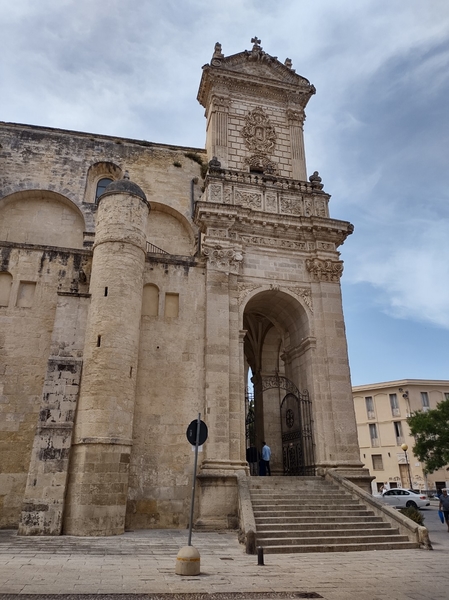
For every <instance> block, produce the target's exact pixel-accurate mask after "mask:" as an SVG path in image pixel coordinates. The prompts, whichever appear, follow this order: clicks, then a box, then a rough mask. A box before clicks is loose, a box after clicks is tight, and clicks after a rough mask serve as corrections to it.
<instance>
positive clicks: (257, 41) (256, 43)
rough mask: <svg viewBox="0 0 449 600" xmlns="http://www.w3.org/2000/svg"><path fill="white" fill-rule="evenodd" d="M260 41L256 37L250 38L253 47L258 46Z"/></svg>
mask: <svg viewBox="0 0 449 600" xmlns="http://www.w3.org/2000/svg"><path fill="white" fill-rule="evenodd" d="M261 41H262V40H259V38H258V37H257V36H254V37H253V38H251V44H254V45H255V46H259V45H260V43H261Z"/></svg>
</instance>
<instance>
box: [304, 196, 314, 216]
mask: <svg viewBox="0 0 449 600" xmlns="http://www.w3.org/2000/svg"><path fill="white" fill-rule="evenodd" d="M312 210H313V204H312V199H311V198H304V216H305V217H311V216H312Z"/></svg>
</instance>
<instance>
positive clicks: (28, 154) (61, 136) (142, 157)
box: [0, 123, 206, 232]
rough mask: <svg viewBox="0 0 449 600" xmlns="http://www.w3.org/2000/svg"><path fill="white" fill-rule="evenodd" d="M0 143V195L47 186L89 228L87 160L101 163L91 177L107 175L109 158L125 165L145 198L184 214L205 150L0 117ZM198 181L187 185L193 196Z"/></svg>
mask: <svg viewBox="0 0 449 600" xmlns="http://www.w3.org/2000/svg"><path fill="white" fill-rule="evenodd" d="M0 144H1V148H0V199H1V198H5V197H7V196H9V195H10V194H13V193H16V192H21V191H28V190H50V191H52V192H55V193H57V194H60V195H62V196H64V197H65V198H67V199H69V200H70V201H71V202H73V203H74V204H75V205H76V206H77V207H78V208H79V209H80V211H81V213H82V214H83V216H84V220H85V223H86V224H85V228H86V229H85V230H86V231H89V232H93V231H94V230H95V213H96V207H95V203H94V198H93V197H92V196H93V191H94V187H92V185H89V184H91V182H90V181H89V176H90V175H91V174H92V173H93V170H92V169H91V167H92V166H93V165H98V164H99V163H103V165H104V168H103V169H101V168H97V169H96V170H94V172H95V173H96V175H95V177H96V178H97V179H100V178H101V177H102V175H101V173H102V172H104V175H103V176H108V177H111V167H110V165H111V163H112V164H113V165H116V166H117V167H118V168H119V170H121V171H123V172H124V171H125V170H128V171H129V174H130V177H131V179H132V180H133V181H134V182H135V183H137V184H138V185H139V186H140V187H141V188H142V190H143V191H144V192H145V194H146V196H147V199H148V201H149V202H150V203H151V201H152V200H155V201H156V202H160V203H161V204H163V205H165V206H168V207H170V208H172V209H174V210H175V211H178V212H179V213H180V214H181V215H183V216H184V217H186V218H189V217H190V215H191V200H190V193H191V187H192V186H191V182H192V179H194V178H198V179H199V180H200V178H201V162H202V161H204V162H205V161H206V157H205V152H204V151H202V150H198V149H196V148H179V147H177V146H169V145H163V144H153V143H150V142H145V141H138V140H127V139H123V138H114V137H108V136H99V135H95V134H89V133H79V132H67V131H61V130H58V129H50V128H44V127H33V126H29V125H16V124H11V123H0ZM186 155H187V156H186ZM112 172H113V173H115V172H116V171H114V170H113V171H112ZM200 187H201V186H200V185H198V184H195V185H194V186H193V192H194V194H196V196H198V195H199V194H200V193H201V190H200ZM87 191H88V192H89V196H86V192H87ZM0 202H1V200H0ZM0 210H1V207H0Z"/></svg>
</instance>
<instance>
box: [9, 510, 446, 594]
mask: <svg viewBox="0 0 449 600" xmlns="http://www.w3.org/2000/svg"><path fill="white" fill-rule="evenodd" d="M423 514H425V516H426V523H425V524H426V525H427V526H428V528H429V530H430V536H431V540H432V543H433V545H434V550H433V551H426V550H389V551H382V552H353V553H316V554H303V555H302V554H284V555H280V554H278V555H275V554H266V555H265V565H264V566H258V565H257V556H248V555H247V554H245V553H244V550H243V547H242V546H241V545H240V544H239V543H238V541H237V535H236V533H235V532H226V533H218V532H215V533H204V532H203V533H197V532H193V537H192V544H193V545H194V546H195V547H196V548H197V549H198V550H199V552H200V555H201V574H200V575H199V576H197V577H181V576H179V575H176V574H175V565H176V556H177V554H178V551H179V549H180V548H182V547H183V546H186V545H187V531H173V530H146V531H136V532H129V533H126V534H125V535H123V536H116V537H108V538H78V537H71V536H61V537H18V536H17V535H16V532H15V531H0V600H15V599H16V598H17V595H20V597H22V595H24V594H36V595H38V597H39V599H41V598H43V597H44V596H45V597H47V595H50V598H51V599H52V600H55V596H54V595H55V594H58V595H64V600H69V599H70V600H73V598H74V595H76V600H85V599H86V600H87V599H88V598H92V597H95V598H96V600H106V598H109V597H111V595H113V600H181V599H186V600H228V599H232V598H236V599H238V598H239V599H241V600H251V599H252V598H261V599H263V598H264V599H266V600H271V599H273V600H277V599H282V598H288V597H290V598H294V597H295V598H301V597H303V598H314V597H315V598H319V597H322V598H324V599H325V600H352V599H354V600H385V599H388V600H440V599H444V600H446V598H447V590H448V588H449V569H448V566H447V565H448V558H449V533H448V532H447V530H446V528H445V526H442V525H441V524H440V523H439V521H438V517H437V514H436V507H432V508H431V509H430V510H427V511H423ZM99 594H102V595H104V596H103V597H101V598H100V597H99V596H98V595H99ZM133 594H139V595H140V596H136V595H134V596H132V595H133ZM117 595H122V596H121V598H117ZM38 597H37V596H35V597H34V598H33V599H30V600H38ZM58 600H60V599H58Z"/></svg>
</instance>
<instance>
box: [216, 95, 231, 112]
mask: <svg viewBox="0 0 449 600" xmlns="http://www.w3.org/2000/svg"><path fill="white" fill-rule="evenodd" d="M212 103H213V106H214V108H215V109H216V110H219V111H220V112H229V107H230V106H231V100H230V98H226V97H225V96H213V97H212Z"/></svg>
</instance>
